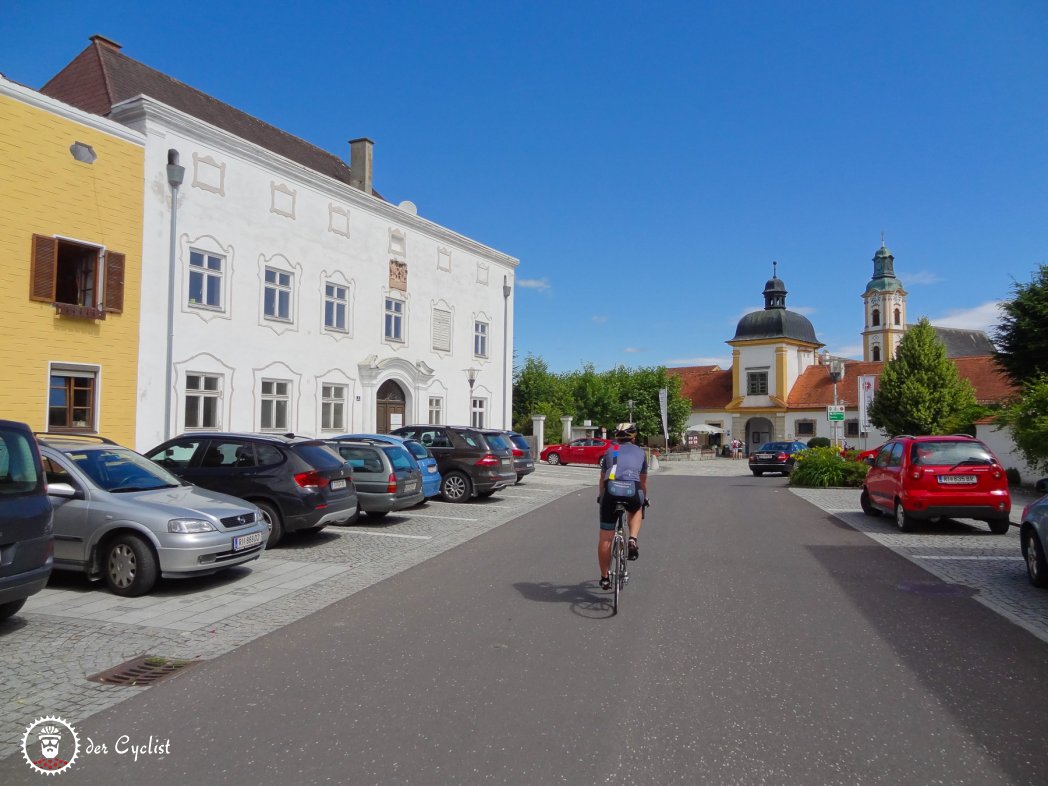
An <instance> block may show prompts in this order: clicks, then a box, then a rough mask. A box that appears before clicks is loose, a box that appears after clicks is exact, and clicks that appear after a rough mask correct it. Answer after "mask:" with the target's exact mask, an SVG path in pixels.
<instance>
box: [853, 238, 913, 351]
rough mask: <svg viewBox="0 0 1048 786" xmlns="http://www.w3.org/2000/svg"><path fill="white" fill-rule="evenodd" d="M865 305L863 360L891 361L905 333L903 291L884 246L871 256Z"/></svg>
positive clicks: (893, 260) (904, 297) (882, 242)
mask: <svg viewBox="0 0 1048 786" xmlns="http://www.w3.org/2000/svg"><path fill="white" fill-rule="evenodd" d="M862 299H863V303H864V304H865V306H866V309H865V310H866V320H865V326H864V327H863V330H862V359H863V360H866V361H871V360H891V359H892V358H893V357H895V350H896V349H897V348H898V347H899V342H900V341H902V337H903V335H904V334H905V333H906V290H905V289H903V288H902V282H901V281H899V279H897V278H896V277H895V257H893V256H892V253H891V251H889V250H888V249H887V248H885V246H884V238H883V237H881V247H880V248H878V249H877V253H876V254H874V256H873V278H871V279H870V283H868V284H867V285H866V291H865V292H864V293H863V295H862Z"/></svg>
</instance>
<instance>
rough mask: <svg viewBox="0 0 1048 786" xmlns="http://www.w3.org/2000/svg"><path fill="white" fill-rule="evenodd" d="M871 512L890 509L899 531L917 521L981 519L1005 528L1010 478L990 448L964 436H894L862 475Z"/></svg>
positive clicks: (864, 504) (999, 530)
mask: <svg viewBox="0 0 1048 786" xmlns="http://www.w3.org/2000/svg"><path fill="white" fill-rule="evenodd" d="M860 504H861V505H862V510H863V512H864V513H866V514H867V515H869V516H879V515H881V513H889V514H892V515H894V516H895V524H896V526H898V528H899V529H900V530H901V531H903V532H910V531H912V530H913V529H915V528H916V526H917V522H919V521H921V520H932V521H937V520H939V519H940V518H965V519H977V520H979V521H985V522H986V523H987V524H989V525H990V530H991V531H992V532H995V533H997V534H1003V533H1005V532H1007V531H1008V527H1009V522H1008V514H1009V512H1010V511H1011V508H1012V500H1011V495H1010V493H1009V491H1008V479H1007V477H1005V473H1004V468H1003V467H1001V464H1000V462H999V461H998V460H997V457H996V456H995V455H994V454H993V452H992V451H991V450H990V449H989V448H988V447H986V445H984V444H983V443H982V442H980V441H979V440H977V439H975V438H973V437H967V436H940V437H911V436H907V435H904V436H898V437H895V438H894V439H892V440H890V441H888V442H887V443H885V445H884V446H883V447H882V448H881V452H880V453H878V454H877V458H876V460H875V461H874V462H873V465H872V466H871V467H870V471H869V472H868V473H867V474H866V480H865V482H864V483H863V487H862V495H861V496H860Z"/></svg>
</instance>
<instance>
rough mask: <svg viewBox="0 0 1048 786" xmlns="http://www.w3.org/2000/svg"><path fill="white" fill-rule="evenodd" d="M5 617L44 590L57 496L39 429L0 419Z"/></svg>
mask: <svg viewBox="0 0 1048 786" xmlns="http://www.w3.org/2000/svg"><path fill="white" fill-rule="evenodd" d="M0 555H2V558H0V620H5V619H7V618H8V617H10V616H12V615H14V614H17V613H18V611H19V609H21V608H22V606H24V605H25V602H26V599H27V598H28V597H29V596H30V595H35V594H36V593H37V592H39V591H40V590H42V589H43V588H44V586H45V585H46V584H47V580H48V578H50V576H51V567H52V565H53V562H54V557H53V555H54V536H53V534H52V518H51V502H50V500H48V497H47V478H46V476H45V474H44V469H43V466H42V464H41V463H40V452H39V450H38V448H37V443H36V439H34V437H33V432H32V431H31V430H30V428H29V426H27V425H26V424H25V423H18V422H15V421H13V420H0Z"/></svg>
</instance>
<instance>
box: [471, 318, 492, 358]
mask: <svg viewBox="0 0 1048 786" xmlns="http://www.w3.org/2000/svg"><path fill="white" fill-rule="evenodd" d="M473 354H474V355H475V356H476V357H478V358H486V357H487V356H488V323H487V322H474V323H473Z"/></svg>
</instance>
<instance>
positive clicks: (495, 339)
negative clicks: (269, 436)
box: [42, 36, 519, 450]
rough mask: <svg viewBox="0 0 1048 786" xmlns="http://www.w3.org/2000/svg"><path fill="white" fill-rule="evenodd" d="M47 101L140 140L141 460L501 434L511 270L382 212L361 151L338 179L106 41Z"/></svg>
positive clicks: (361, 148)
mask: <svg viewBox="0 0 1048 786" xmlns="http://www.w3.org/2000/svg"><path fill="white" fill-rule="evenodd" d="M42 92H44V93H47V94H50V95H53V96H55V97H56V98H59V99H61V100H63V101H65V102H67V103H70V104H73V105H75V106H80V107H81V108H83V109H86V110H87V111H91V112H95V113H97V114H102V115H108V116H110V117H112V118H113V119H114V120H117V121H119V122H121V123H124V124H126V125H128V126H130V127H132V128H134V129H136V130H138V131H140V132H142V133H143V134H144V135H145V137H146V140H147V141H146V172H145V183H146V191H145V214H144V244H143V270H142V298H143V315H142V335H141V352H140V361H141V362H140V367H139V401H138V429H137V440H136V442H137V447H138V448H139V449H143V450H144V449H148V448H149V447H151V446H153V445H155V444H157V443H158V442H160V441H161V440H162V439H164V438H165V437H166V436H168V435H171V434H175V433H179V432H181V431H184V430H192V429H222V430H231V431H277V432H288V431H291V432H295V433H302V434H316V435H323V434H338V433H343V432H347V431H366V432H369V431H387V430H389V429H391V428H395V427H396V426H397V425H400V424H408V423H415V422H440V423H472V424H474V425H486V426H494V427H506V428H508V427H509V425H510V420H511V404H510V395H511V390H512V387H511V374H512V369H511V362H510V358H511V356H512V346H513V332H512V330H513V289H514V286H513V284H514V273H515V270H516V267H517V265H518V264H519V263H518V260H516V259H514V258H512V257H509V256H507V255H505V254H502V253H500V252H498V251H495V250H493V249H491V248H488V247H486V246H484V245H482V244H480V243H477V242H476V241H473V240H470V239H469V238H467V237H464V236H462V235H459V234H457V233H455V232H452V231H450V230H448V229H445V228H444V227H441V226H439V225H437V224H434V223H432V222H430V221H427V220H426V219H424V218H421V217H420V216H418V215H417V213H416V210H415V209H414V206H413V205H411V204H410V203H407V202H405V203H402V204H401V205H400V206H399V207H398V206H395V205H393V204H391V203H389V202H387V201H386V200H384V199H383V198H382V197H381V196H379V195H378V194H376V193H375V192H374V191H373V189H372V186H371V180H372V166H371V161H372V143H371V141H370V140H367V139H360V140H354V142H353V143H352V144H351V147H352V152H351V166H349V165H347V164H346V162H344V161H342V160H341V159H339V158H338V157H337V156H334V155H331V154H330V153H327V152H326V151H323V150H320V149H319V148H316V147H314V146H313V145H310V144H309V143H307V142H305V141H303V140H301V139H298V138H296V137H293V136H291V135H289V134H286V133H285V132H283V131H280V130H279V129H277V128H274V127H273V126H269V125H267V124H265V123H263V122H261V121H259V120H257V119H255V118H253V117H250V116H248V115H246V114H244V113H242V112H240V111H239V110H236V109H234V108H232V107H230V106H228V105H226V104H223V103H221V102H219V101H217V100H215V99H213V98H211V97H210V96H207V95H205V94H203V93H200V92H199V91H197V90H194V89H193V88H190V87H188V86H186V85H184V84H182V83H180V82H178V81H176V80H174V79H172V78H170V77H168V76H166V75H165V74H162V73H160V72H158V71H155V70H153V69H151V68H149V67H147V66H145V65H143V64H141V63H138V62H136V61H134V60H132V59H130V58H128V57H127V56H125V55H124V54H122V53H121V52H120V47H119V46H118V45H117V44H114V43H113V42H111V41H108V40H107V39H105V38H102V37H100V36H95V37H93V38H92V39H91V45H90V46H89V47H88V48H87V49H85V50H84V52H82V53H81V54H80V55H79V56H78V57H77V58H75V59H74V60H73V61H72V62H71V63H70V64H69V65H68V66H67V67H66V68H65V69H63V71H61V72H60V73H59V74H58V75H56V76H55V77H54V78H53V79H52V80H51V81H50V82H49V83H48V84H47V85H45V87H44V88H43V91H42ZM173 194H177V198H176V200H175V201H174V203H173V201H172V195H173ZM173 205H174V208H173ZM172 240H173V242H172ZM470 377H473V379H472V380H471V379H470Z"/></svg>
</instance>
